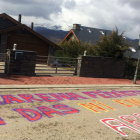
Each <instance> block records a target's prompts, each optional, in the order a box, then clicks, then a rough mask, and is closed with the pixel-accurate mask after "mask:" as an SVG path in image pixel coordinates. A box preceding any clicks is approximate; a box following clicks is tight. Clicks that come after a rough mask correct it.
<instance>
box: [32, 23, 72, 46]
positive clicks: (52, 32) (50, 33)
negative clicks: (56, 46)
mask: <svg viewBox="0 0 140 140" xmlns="http://www.w3.org/2000/svg"><path fill="white" fill-rule="evenodd" d="M34 30H35V31H36V32H37V33H39V34H41V35H42V36H44V37H45V38H47V39H49V40H51V41H52V42H54V43H58V42H60V41H62V39H63V38H64V37H65V36H66V35H67V33H68V32H69V31H63V30H56V29H48V28H46V27H39V26H37V27H34Z"/></svg>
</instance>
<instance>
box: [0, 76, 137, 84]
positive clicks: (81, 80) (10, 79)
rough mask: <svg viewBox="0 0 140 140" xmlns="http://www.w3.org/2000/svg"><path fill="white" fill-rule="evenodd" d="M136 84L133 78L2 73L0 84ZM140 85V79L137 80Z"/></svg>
mask: <svg viewBox="0 0 140 140" xmlns="http://www.w3.org/2000/svg"><path fill="white" fill-rule="evenodd" d="M78 84H79V85H83V84H84V85H85V84H90V85H102V84H106V85H108V84H109V85H110V84H111V85H134V84H133V80H129V79H117V78H116V79H115V78H88V77H76V76H75V77H64V76H52V77H51V76H23V75H0V85H78ZM137 85H140V80H137Z"/></svg>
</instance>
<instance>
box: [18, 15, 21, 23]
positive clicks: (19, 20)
mask: <svg viewBox="0 0 140 140" xmlns="http://www.w3.org/2000/svg"><path fill="white" fill-rule="evenodd" d="M18 22H19V23H21V14H19V16H18Z"/></svg>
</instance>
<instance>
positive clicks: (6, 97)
mask: <svg viewBox="0 0 140 140" xmlns="http://www.w3.org/2000/svg"><path fill="white" fill-rule="evenodd" d="M1 97H2V98H3V100H4V103H5V104H11V103H12V102H13V101H15V102H18V103H23V102H25V101H23V100H20V99H18V98H16V97H13V96H12V95H1Z"/></svg>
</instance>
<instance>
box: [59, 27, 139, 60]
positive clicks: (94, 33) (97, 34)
mask: <svg viewBox="0 0 140 140" xmlns="http://www.w3.org/2000/svg"><path fill="white" fill-rule="evenodd" d="M111 34H112V31H110V30H104V29H98V28H91V27H85V26H81V24H73V29H71V30H70V31H69V32H68V34H67V35H66V36H65V37H64V39H63V40H62V42H64V41H69V40H77V41H82V42H83V43H85V42H90V43H92V44H97V42H98V41H100V38H101V37H102V36H103V35H111ZM125 42H126V43H127V44H130V45H131V46H133V47H135V49H136V50H138V48H139V47H138V41H137V40H130V39H127V38H126V37H125ZM139 46H140V42H139ZM138 52H139V51H137V52H130V51H127V52H126V53H125V54H124V55H125V56H128V55H129V54H130V57H131V58H133V59H138V54H139V53H138Z"/></svg>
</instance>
